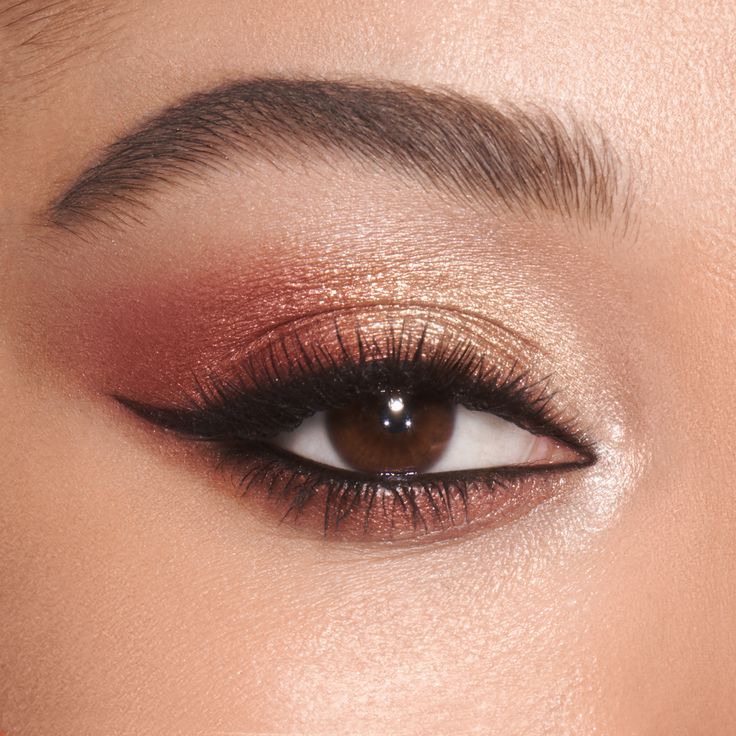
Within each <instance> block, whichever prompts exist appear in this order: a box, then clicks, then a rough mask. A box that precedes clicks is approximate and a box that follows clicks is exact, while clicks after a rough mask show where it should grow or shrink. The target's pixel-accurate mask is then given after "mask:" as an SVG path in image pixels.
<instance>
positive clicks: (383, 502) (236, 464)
mask: <svg viewBox="0 0 736 736" xmlns="http://www.w3.org/2000/svg"><path fill="white" fill-rule="evenodd" d="M587 464H590V463H589V462H587V461H586V462H585V463H582V462H578V463H570V464H567V465H555V466H545V465H541V466H537V467H516V468H499V469H491V470H487V471H483V470H481V471H473V472H472V473H466V474H458V473H448V474H426V475H423V476H415V477H411V476H407V477H405V478H394V479H389V478H385V479H375V478H366V477H362V476H360V475H358V474H353V473H350V472H346V473H343V474H340V472H339V471H335V469H334V468H327V467H323V466H319V465H316V464H312V463H310V462H308V461H307V462H303V461H302V459H301V458H299V457H297V456H293V455H290V453H282V452H281V451H279V450H276V451H272V450H270V449H269V448H263V447H253V448H252V449H250V450H248V449H245V448H238V449H234V450H233V451H232V452H229V453H228V454H227V456H226V458H225V462H224V463H223V468H226V467H227V468H228V470H227V472H228V473H229V475H230V480H231V482H232V483H234V487H235V488H236V490H237V491H238V492H239V494H240V495H242V496H243V498H244V502H246V503H248V504H250V505H251V509H253V510H258V513H259V514H261V515H263V516H264V517H271V518H274V517H275V518H276V519H277V520H279V521H280V522H281V523H282V524H286V525H288V526H291V527H294V528H295V529H296V530H300V529H301V530H303V531H304V533H307V534H310V535H313V534H314V533H315V530H321V533H322V534H323V535H324V536H325V537H326V538H328V539H336V540H343V541H354V542H388V541H391V542H422V541H436V540H438V539H443V538H449V537H453V536H457V535H459V534H462V533H465V532H466V531H467V530H468V529H470V528H478V529H488V528H493V527H497V526H501V525H504V524H507V523H510V522H512V521H514V520H515V519H517V518H519V517H520V516H522V515H524V514H525V513H528V511H530V510H531V508H533V507H534V506H536V505H538V504H540V503H542V502H543V501H545V500H546V499H548V498H550V497H552V496H555V495H557V494H558V493H559V492H560V490H561V489H562V487H563V486H564V485H565V480H566V476H567V474H568V473H571V472H572V473H574V472H576V471H578V470H580V469H582V468H583V467H584V466H585V465H587Z"/></svg>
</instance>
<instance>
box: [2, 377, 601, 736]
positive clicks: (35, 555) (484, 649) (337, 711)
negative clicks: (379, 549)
mask: <svg viewBox="0 0 736 736" xmlns="http://www.w3.org/2000/svg"><path fill="white" fill-rule="evenodd" d="M17 388H18V389H20V388H22V387H21V386H18V387H17ZM52 405H53V406H54V407H55V412H54V415H55V417H56V418H55V419H54V420H53V421H52V422H49V421H48V419H47V416H48V409H49V408H50V407H51V406H52ZM18 411H21V408H20V407H19V408H18ZM22 411H23V412H24V419H23V425H24V431H25V432H26V435H27V436H28V437H29V440H30V441H32V442H33V443H34V446H35V447H37V448H38V450H37V452H35V453H34V456H33V458H27V457H25V456H22V455H20V456H18V457H16V458H15V459H14V460H13V461H12V462H11V464H10V466H9V471H10V472H11V473H12V476H13V477H14V478H16V479H17V481H18V482H19V483H21V484H22V487H24V489H25V493H24V494H23V497H22V498H21V497H19V496H14V497H13V498H11V499H10V500H9V504H10V508H8V509H6V511H7V512H8V513H9V514H10V518H15V519H16V520H17V519H22V520H23V521H22V525H21V526H22V530H23V531H22V533H18V526H17V524H16V526H11V527H7V528H4V529H3V534H2V539H3V542H2V553H3V555H2V560H3V562H2V575H3V580H4V581H5V583H4V587H5V594H4V595H3V596H2V598H1V599H0V615H2V620H3V621H5V622H10V623H9V624H7V626H9V628H6V629H5V631H6V632H7V633H8V635H10V636H12V637H13V641H14V642H15V644H14V652H15V655H16V659H15V661H16V663H17V662H23V663H24V664H23V667H18V665H17V664H16V665H13V666H12V667H11V670H10V671H9V672H8V674H10V675H12V678H13V682H14V684H15V688H16V690H15V692H16V693H17V694H18V695H17V696H11V703H10V707H9V709H8V710H9V712H11V713H14V714H15V715H14V716H13V719H14V720H9V721H8V722H7V726H8V727H9V728H10V732H11V733H12V732H13V728H14V727H15V726H18V725H20V723H25V724H30V725H28V732H29V733H32V732H37V733H53V732H59V733H69V734H71V733H78V732H84V730H85V729H87V730H88V726H89V724H90V723H95V728H97V729H98V730H99V732H101V733H120V732H123V733H128V732H130V733H133V729H130V730H126V729H127V726H126V724H127V723H128V722H129V719H131V714H135V722H136V723H142V722H145V723H146V724H148V728H149V732H151V733H171V732H173V731H175V730H177V729H181V730H182V731H189V732H195V733H196V732H199V731H202V732H208V731H211V730H213V729H221V730H239V731H246V732H247V731H259V730H265V731H274V730H275V731H284V732H294V731H296V732H298V731H300V730H303V731H315V730H316V731H321V732H324V733H342V732H355V731H362V730H364V729H365V727H366V725H369V728H371V729H373V730H374V731H375V732H376V733H380V732H383V733H386V732H394V733H412V732H414V728H415V726H416V723H423V724H431V728H432V730H433V731H434V732H450V731H452V730H457V729H460V728H465V727H466V726H467V728H471V727H473V726H475V725H477V724H478V723H504V724H505V725H506V726H508V727H509V728H510V729H512V732H524V733H527V732H532V733H534V732H540V733H541V732H542V729H543V728H546V727H550V726H554V727H555V728H556V729H557V732H563V733H564V732H570V728H569V726H570V725H571V724H572V723H573V722H574V720H571V719H580V718H581V717H582V718H583V719H585V715H584V714H587V713H588V712H589V711H590V703H589V700H590V699H591V698H593V697H594V694H592V693H591V692H590V682H589V681H588V682H587V683H586V684H585V685H584V684H583V682H582V679H583V672H586V671H587V672H588V674H589V669H590V665H591V664H592V662H593V655H592V653H591V652H590V651H589V645H588V642H587V639H586V636H585V635H584V633H583V632H582V631H581V630H579V629H578V627H577V626H576V625H571V621H570V617H569V613H568V612H569V611H570V610H573V609H574V610H575V611H576V615H577V616H578V617H582V616H584V612H585V610H586V608H587V605H588V603H587V601H588V599H589V597H590V593H591V591H590V590H589V589H588V588H587V586H585V585H583V586H581V585H580V582H579V581H580V580H581V579H584V578H585V575H584V574H582V571H581V570H580V569H579V567H578V564H579V563H578V562H576V559H577V555H576V553H575V551H574V550H573V549H566V548H565V547H566V545H565V542H564V534H562V533H561V532H562V530H561V529H557V531H554V528H555V523H554V522H552V524H551V527H550V529H549V533H548V534H547V535H546V537H545V540H544V542H543V545H544V546H545V547H549V546H553V547H555V548H556V549H557V554H556V555H553V557H554V560H550V559H547V558H546V556H544V555H542V554H541V549H534V548H533V547H532V548H525V549H520V548H519V546H518V544H516V542H515V540H517V539H518V537H517V535H518V533H519V531H518V530H517V531H516V532H515V533H513V534H512V533H501V534H500V535H499V536H496V537H493V538H478V539H476V540H474V541H473V542H471V543H469V544H462V545H456V546H454V547H451V548H443V549H438V550H435V551H433V552H430V553H428V554H423V555H419V556H417V555H408V556H403V555H399V556H396V555H391V556H381V555H378V556H376V555H374V556H372V557H370V558H369V559H366V558H365V556H364V553H361V554H357V553H355V552H354V551H353V552H349V551H340V550H335V549H334V548H331V547H327V546H325V545H323V544H321V543H308V542H305V541H304V540H303V539H301V540H294V541H291V542H289V541H288V540H279V539H278V538H275V537H274V536H273V534H272V533H271V532H270V531H266V532H264V530H263V529H262V528H261V527H259V525H258V524H256V523H254V522H252V521H250V520H249V518H248V516H247V515H246V514H243V513H242V509H240V508H238V507H233V506H232V505H231V504H229V503H228V502H227V501H226V500H225V499H223V498H222V497H220V496H218V495H217V494H213V493H212V491H211V489H210V488H209V487H208V486H207V485H205V484H202V483H201V482H197V481H196V479H195V478H193V477H192V476H190V475H187V474H186V473H182V472H181V470H180V469H178V465H175V464H169V463H167V462H166V461H165V460H164V459H162V458H159V457H156V456H153V455H151V454H150V453H149V452H148V451H146V450H145V449H143V448H142V447H141V445H140V443H139V442H138V441H137V439H135V438H134V437H132V436H130V435H128V434H126V433H120V432H117V431H115V430H113V429H111V426H110V425H109V423H108V422H107V420H106V419H105V418H103V417H100V415H99V412H98V410H97V409H96V408H94V407H91V406H89V407H80V406H79V405H78V404H77V403H76V402H72V403H70V404H66V403H65V399H63V398H61V397H59V396H58V395H55V394H53V393H50V394H47V393H44V392H42V391H41V392H39V391H37V392H36V393H35V398H34V401H33V404H26V405H24V407H23V408H22ZM11 419H13V416H11ZM81 437H86V438H87V439H86V440H85V441H84V442H83V443H82V442H80V441H79V439H80V438H81ZM39 467H42V468H43V469H44V473H43V477H42V478H40V477H39V472H38V468H39ZM45 480H47V481H48V482H45ZM52 481H53V482H52ZM550 521H551V520H550ZM529 531H531V530H529ZM533 536H534V535H533V534H530V537H529V538H530V539H531V538H533ZM540 541H541V540H540ZM71 561H74V563H73V564H71ZM563 562H564V564H559V563H563ZM560 591H563V593H562V595H560ZM428 611H431V612H432V614H431V617H429V618H428V616H427V612H428ZM488 621H493V622H494V625H493V626H492V627H489V626H488V625H487V622H488ZM576 621H580V618H577V619H576ZM50 655H51V656H50ZM521 662H523V666H520V663H521ZM6 664H7V663H6ZM39 687H43V690H44V692H45V693H46V695H45V696H44V708H43V710H40V711H39V710H34V708H33V704H32V703H31V702H29V701H28V700H26V699H25V698H24V697H21V694H22V693H29V692H36V691H37V690H38V688H39ZM438 690H442V691H443V696H442V697H441V698H439V697H438V695H437V692H438ZM490 694H492V697H491V695H490ZM471 695H472V697H470V696H471ZM15 697H17V698H18V700H17V701H16V700H15ZM530 700H532V702H533V703H534V707H533V708H532V709H529V707H528V704H529V701H530ZM69 702H74V703H75V708H74V709H69V708H68V703H69ZM448 702H452V703H462V707H461V708H459V709H458V708H457V707H454V708H452V709H448V707H447V703H448ZM581 714H583V715H582V716H581ZM4 726H5V724H4ZM21 732H23V731H21ZM583 732H585V731H581V733H583Z"/></svg>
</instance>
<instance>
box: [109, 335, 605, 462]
mask: <svg viewBox="0 0 736 736" xmlns="http://www.w3.org/2000/svg"><path fill="white" fill-rule="evenodd" d="M334 330H335V332H334V337H335V345H336V346H337V349H336V350H335V352H334V353H333V352H330V350H329V349H328V348H326V347H325V344H324V343H323V342H315V343H312V344H309V345H307V344H305V343H304V342H303V340H302V339H301V338H300V337H299V335H298V334H292V335H289V336H286V337H282V338H281V339H279V340H275V341H272V342H270V343H269V346H268V349H267V351H266V353H265V355H263V354H256V355H255V356H250V357H246V359H244V360H243V361H241V363H240V364H238V366H237V369H236V373H235V376H234V377H233V378H225V377H223V376H217V375H208V376H205V377H197V376H195V377H194V378H195V380H194V385H195V388H194V390H193V391H192V392H191V394H190V395H188V396H186V397H185V400H184V402H183V405H180V406H176V407H168V408H167V407H155V406H150V405H144V404H141V403H138V402H136V401H134V400H131V399H128V398H125V397H121V396H117V397H116V398H117V399H118V400H119V401H120V402H121V403H123V404H124V405H126V406H128V407H129V408H131V409H133V410H134V411H135V412H136V413H137V414H139V415H140V416H142V417H144V418H146V419H149V420H150V421H153V422H155V423H156V424H158V425H160V426H163V427H166V428H169V429H172V430H175V431H177V432H180V433H183V434H186V435H188V436H191V437H195V438H198V439H202V440H209V441H212V442H219V443H221V444H225V445H232V444H242V443H248V442H254V441H263V440H267V439H269V438H271V437H274V436H275V435H277V434H278V433H280V432H284V431H288V430H291V429H294V428H296V427H297V426H298V425H299V424H300V423H301V422H302V421H303V420H304V419H305V418H307V417H308V416H310V415H312V414H314V413H316V412H318V411H324V410H328V409H332V408H338V407H342V406H345V405H346V404H349V403H351V402H353V401H355V398H356V395H360V394H361V393H363V394H372V395H375V394H376V393H377V392H380V391H381V390H389V389H391V390H404V391H408V392H419V393H421V392H423V391H425V392H431V393H432V394H433V395H444V396H446V397H447V398H450V399H452V400H453V401H455V402H456V403H459V404H463V405H464V406H466V407H467V408H470V409H476V410H482V411H488V412H491V413H494V414H496V415H498V416H500V417H501V418H504V419H507V420H509V421H512V422H514V423H516V424H518V425H520V426H522V427H523V428H525V429H528V430H529V431H531V432H536V433H540V434H541V433H544V434H546V435H548V436H550V437H553V438H555V439H558V440H560V441H563V442H565V443H567V444H569V445H571V446H572V447H573V448H575V449H577V450H579V451H580V452H581V453H583V454H586V455H587V456H589V457H592V456H593V455H594V453H593V448H592V444H591V443H590V442H589V441H588V440H587V438H586V437H585V434H584V433H582V432H580V431H579V430H578V429H577V428H576V427H575V426H574V423H573V422H570V421H566V420H564V418H563V417H562V415H561V413H560V412H559V411H558V410H556V409H555V408H553V399H554V397H555V394H554V392H553V391H551V390H550V389H549V382H550V378H551V377H550V376H545V377H543V378H541V379H536V380H532V379H531V378H530V374H529V372H528V371H527V370H523V369H520V368H519V367H518V364H517V363H513V364H512V365H511V367H510V368H507V369H505V370H504V369H501V368H498V367H497V366H495V365H494V364H493V363H492V362H491V361H489V360H488V358H487V357H486V356H485V355H484V354H483V353H482V352H479V351H478V349H477V348H476V347H475V345H474V344H473V342H472V341H471V340H469V339H467V338H463V337H459V336H456V335H454V334H453V333H449V332H447V333H444V334H443V335H442V336H441V337H440V339H438V340H437V341H435V342H434V343H432V342H431V341H429V340H428V325H427V324H425V325H424V326H423V327H422V328H421V329H420V330H418V331H417V330H412V329H409V328H408V327H407V325H406V323H405V322H404V323H402V325H401V326H400V327H399V328H398V330H397V329H396V328H393V327H392V328H391V329H389V331H388V334H384V336H383V338H377V337H373V338H369V336H368V335H367V334H366V333H365V332H364V330H363V329H362V328H361V326H360V325H359V324H356V326H355V328H354V331H353V333H352V336H353V338H354V342H355V346H354V347H355V350H354V352H352V351H351V350H350V349H349V348H348V345H347V335H346V334H344V333H343V331H342V329H341V327H340V325H339V324H338V323H337V322H335V324H334Z"/></svg>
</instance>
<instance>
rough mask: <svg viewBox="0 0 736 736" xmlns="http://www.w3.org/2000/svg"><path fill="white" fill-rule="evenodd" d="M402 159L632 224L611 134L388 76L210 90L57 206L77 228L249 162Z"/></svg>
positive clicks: (553, 207) (484, 194)
mask: <svg viewBox="0 0 736 736" xmlns="http://www.w3.org/2000/svg"><path fill="white" fill-rule="evenodd" d="M314 148H316V149H319V150H320V151H323V152H332V153H341V154H347V155H348V156H349V157H357V158H359V159H363V160H366V159H367V160H368V161H370V162H373V163H378V164H383V165H384V166H385V165H386V164H389V165H390V167H391V168H392V169H393V170H397V171H399V172H400V173H401V174H404V175H407V176H410V177H414V178H416V179H419V180H420V181H421V183H422V184H424V185H427V184H429V185H431V186H433V187H435V188H438V189H440V190H442V191H445V192H448V193H451V194H452V195H454V196H457V197H459V198H460V199H462V200H467V198H471V199H472V200H475V201H481V202H483V203H486V204H488V205H491V206H498V205H500V206H503V207H506V208H507V209H509V210H512V211H521V212H526V213H528V212H529V210H530V209H534V208H536V209H541V210H544V211H551V212H556V213H558V214H560V215H562V216H564V217H573V216H575V217H577V218H578V219H580V220H581V221H583V222H585V223H587V224H593V223H602V222H610V221H612V220H614V219H615V218H617V216H620V217H618V218H617V219H624V220H626V221H628V219H629V213H630V210H631V186H630V183H628V182H626V183H623V184H622V177H621V171H622V167H621V160H620V158H619V156H618V154H616V152H615V151H614V149H613V147H612V146H611V144H610V143H609V141H608V140H607V139H606V137H605V136H604V135H603V133H602V131H600V129H598V128H595V129H593V130H592V132H591V130H590V129H589V128H586V127H585V126H583V125H582V124H581V123H580V122H579V121H577V120H576V119H575V118H574V117H570V120H569V122H567V123H563V121H562V120H561V119H560V118H559V117H558V116H557V115H555V114H554V113H553V112H551V111H549V110H546V109H544V108H541V107H534V108H531V109H529V110H524V109H521V108H520V107H517V106H513V105H505V106H503V107H495V106H492V105H490V104H488V103H486V102H483V101H479V100H476V99H473V98H469V97H466V96H463V95H460V94H458V93H456V92H452V91H447V90H427V89H424V88H420V87H416V86H412V85H407V84H401V83H385V82H381V83H378V82H365V81H320V80H310V79H274V78H262V79H261V78H259V79H250V80H245V81H235V82H230V83H226V84H222V85H220V86H218V87H216V88H214V89H212V90H209V91H205V92H198V93H195V94H193V95H191V96H190V97H188V98H186V99H184V100H183V101H181V102H179V103H178V104H175V105H174V106H172V107H169V108H167V109H166V110H164V111H163V112H161V113H159V114H157V115H155V116H153V117H152V118H150V119H149V120H147V121H145V122H143V123H142V124H141V125H139V126H138V127H137V128H136V129H135V130H133V131H132V132H131V133H129V134H127V135H125V136H124V137H122V138H120V139H119V140H117V141H116V142H114V143H112V144H111V145H110V146H109V147H108V148H107V149H106V150H105V151H104V152H103V153H102V155H101V157H100V159H99V161H98V162H97V163H95V164H94V165H92V166H91V167H90V168H89V169H87V170H86V171H84V173H82V174H81V176H79V177H78V178H77V180H76V181H75V182H74V183H73V184H71V186H69V187H68V188H67V189H66V190H65V191H64V193H63V194H61V195H60V196H59V197H57V198H56V199H55V200H54V201H53V202H52V203H51V205H50V207H49V208H48V211H47V215H48V218H49V219H50V221H51V222H52V223H53V224H55V225H59V226H62V227H64V228H67V229H71V230H74V228H76V227H78V226H79V225H81V224H84V223H88V222H102V223H108V224H109V223H110V221H111V220H112V221H123V222H124V221H126V220H127V219H129V218H132V219H134V220H135V219H136V218H135V215H134V212H135V210H136V208H141V207H143V208H146V207H147V206H148V204H147V199H148V197H149V196H150V194H151V193H152V192H155V191H158V190H159V189H161V188H162V187H164V186H170V185H173V184H175V183H177V182H180V181H181V180H187V179H191V178H193V177H197V176H201V175H203V174H205V175H206V174H207V172H210V171H212V170H213V169H215V170H216V169H219V168H221V167H222V165H225V166H227V165H229V164H231V163H232V161H233V159H234V158H236V157H243V158H244V159H246V160H247V158H248V157H260V158H265V159H266V160H273V159H274V157H279V156H281V157H283V156H286V157H288V156H298V157H304V156H307V157H308V155H309V154H310V151H311V150H312V149H314Z"/></svg>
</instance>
